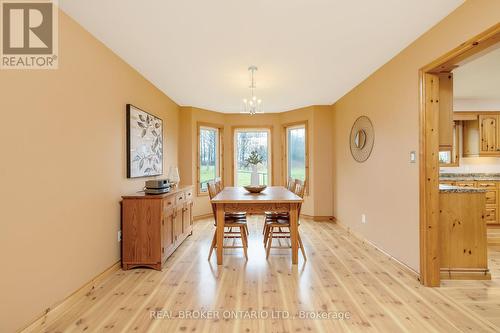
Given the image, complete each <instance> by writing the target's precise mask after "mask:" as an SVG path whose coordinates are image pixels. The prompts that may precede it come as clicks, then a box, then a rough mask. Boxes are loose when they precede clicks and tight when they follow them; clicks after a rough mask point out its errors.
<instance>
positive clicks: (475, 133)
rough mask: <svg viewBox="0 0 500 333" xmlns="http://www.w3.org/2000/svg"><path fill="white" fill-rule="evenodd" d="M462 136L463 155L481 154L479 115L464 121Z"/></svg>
mask: <svg viewBox="0 0 500 333" xmlns="http://www.w3.org/2000/svg"><path fill="white" fill-rule="evenodd" d="M462 137H463V141H462V143H463V145H462V147H463V151H462V154H463V156H464V157H477V156H479V145H480V144H479V120H478V117H477V116H476V119H474V120H466V121H463V122H462Z"/></svg>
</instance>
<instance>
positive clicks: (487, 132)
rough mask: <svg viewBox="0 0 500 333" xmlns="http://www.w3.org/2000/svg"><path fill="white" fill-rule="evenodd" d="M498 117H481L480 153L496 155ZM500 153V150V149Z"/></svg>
mask: <svg viewBox="0 0 500 333" xmlns="http://www.w3.org/2000/svg"><path fill="white" fill-rule="evenodd" d="M497 120H498V119H497V116H490V115H480V116H479V137H480V140H481V142H480V146H479V150H480V151H479V153H481V154H490V155H491V154H494V153H495V152H496V151H497V123H498V121H497ZM499 151H500V149H499Z"/></svg>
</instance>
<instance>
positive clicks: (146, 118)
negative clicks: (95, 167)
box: [127, 104, 163, 178]
mask: <svg viewBox="0 0 500 333" xmlns="http://www.w3.org/2000/svg"><path fill="white" fill-rule="evenodd" d="M127 153H128V159H127V177H128V178H137V177H149V176H157V175H161V174H163V121H162V120H161V119H160V118H158V117H155V116H153V115H152V114H149V113H147V112H145V111H142V110H141V109H138V108H136V107H135V106H133V105H131V104H127Z"/></svg>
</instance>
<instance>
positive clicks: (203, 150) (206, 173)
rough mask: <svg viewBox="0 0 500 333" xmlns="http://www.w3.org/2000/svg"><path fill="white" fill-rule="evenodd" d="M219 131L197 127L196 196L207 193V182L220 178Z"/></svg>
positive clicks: (215, 128)
mask: <svg viewBox="0 0 500 333" xmlns="http://www.w3.org/2000/svg"><path fill="white" fill-rule="evenodd" d="M220 131H221V129H220V128H219V127H215V126H204V125H198V194H202V193H208V192H207V191H208V182H210V181H213V180H214V179H215V178H217V177H221V175H222V172H221V170H222V168H221V160H222V159H221V155H222V149H221V146H222V145H221V135H220Z"/></svg>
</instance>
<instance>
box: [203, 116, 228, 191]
mask: <svg viewBox="0 0 500 333" xmlns="http://www.w3.org/2000/svg"><path fill="white" fill-rule="evenodd" d="M202 128H207V129H216V130H217V133H218V140H217V145H218V147H217V148H218V150H219V151H218V154H217V160H216V170H217V174H216V176H217V177H219V178H220V179H221V182H222V184H224V125H221V124H214V123H207V122H200V121H199V122H197V123H196V145H197V149H196V195H197V196H208V191H206V192H203V191H201V187H200V185H201V177H200V169H201V165H200V149H201V145H200V138H201V137H200V131H201V129H202ZM217 148H216V149H217Z"/></svg>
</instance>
